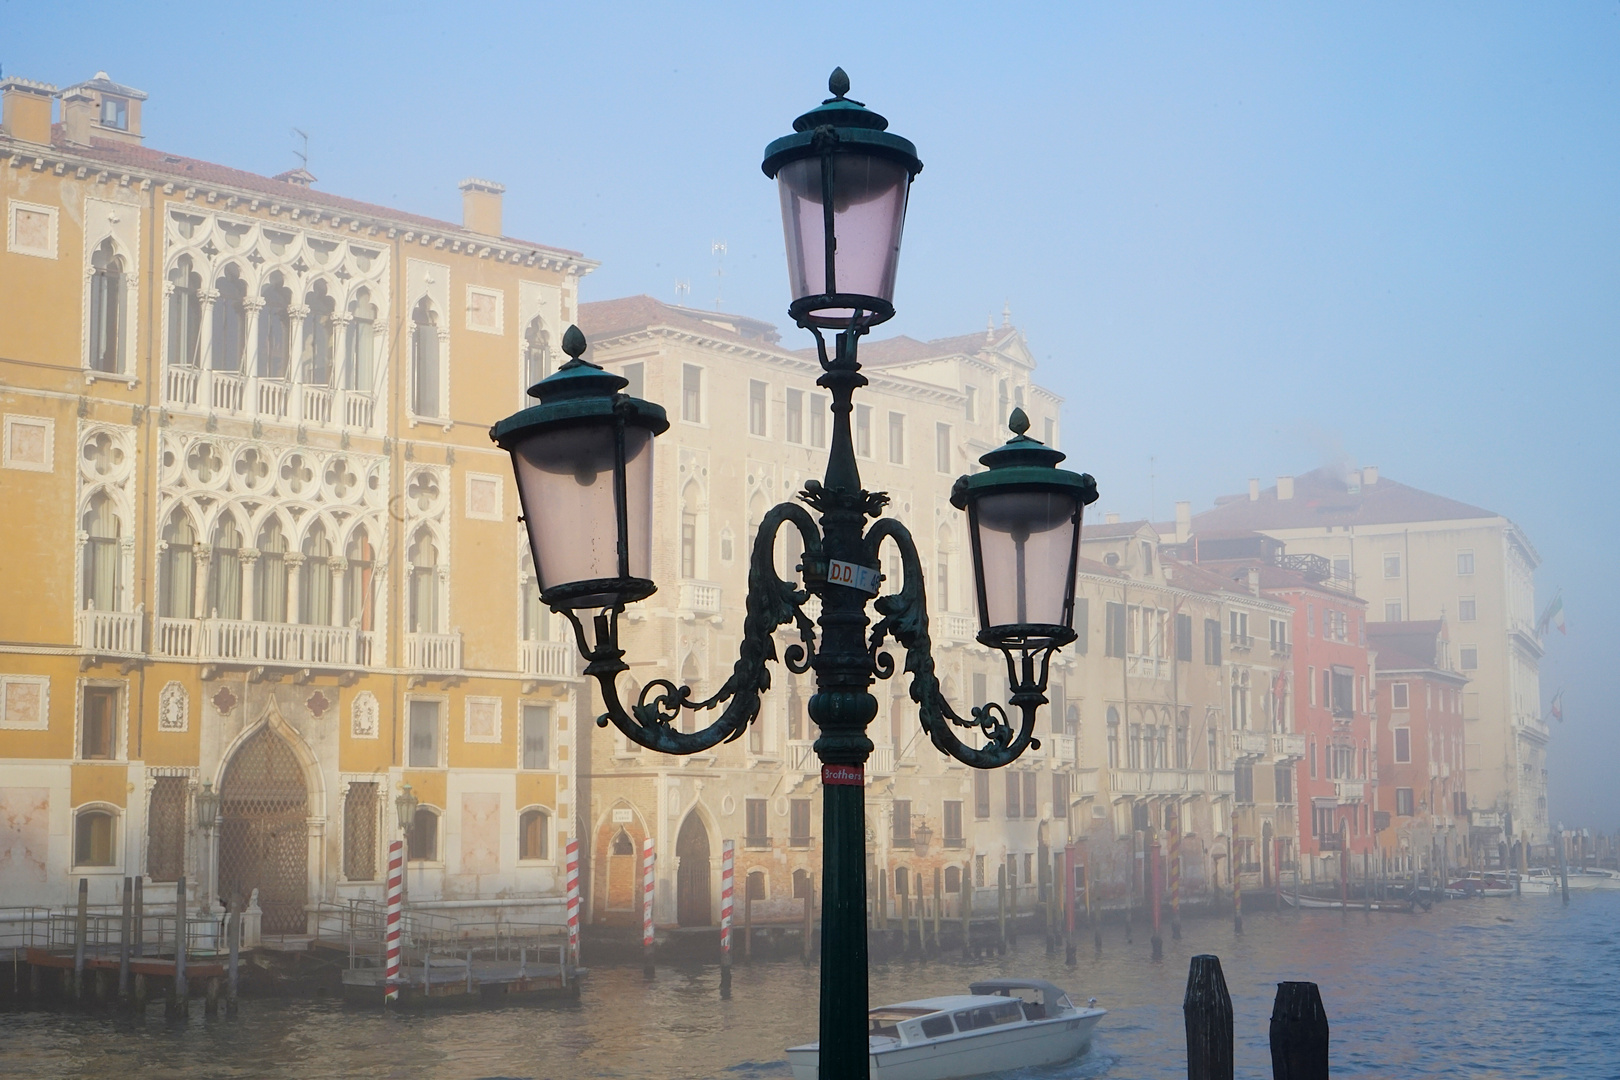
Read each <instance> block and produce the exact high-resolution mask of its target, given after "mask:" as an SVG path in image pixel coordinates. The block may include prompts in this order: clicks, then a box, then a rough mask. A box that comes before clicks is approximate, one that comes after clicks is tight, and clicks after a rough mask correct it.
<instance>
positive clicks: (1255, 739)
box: [1230, 731, 1271, 759]
mask: <svg viewBox="0 0 1620 1080" xmlns="http://www.w3.org/2000/svg"><path fill="white" fill-rule="evenodd" d="M1230 734H1231V740H1232V741H1231V747H1232V756H1233V757H1236V758H1246V759H1256V758H1263V757H1265V756H1266V751H1267V750H1269V749H1270V747H1271V743H1270V740H1269V739H1267V738H1266V736H1265V733H1264V732H1260V731H1234V732H1231V733H1230Z"/></svg>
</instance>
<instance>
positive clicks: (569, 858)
mask: <svg viewBox="0 0 1620 1080" xmlns="http://www.w3.org/2000/svg"><path fill="white" fill-rule="evenodd" d="M563 852H564V865H565V867H566V868H567V869H566V875H567V876H566V879H565V880H566V884H567V888H568V959H569V962H570V963H572V964H573V965H574V966H575V967H578V966H579V841H578V840H569V841H568V844H567V846H566V847H564V849H563Z"/></svg>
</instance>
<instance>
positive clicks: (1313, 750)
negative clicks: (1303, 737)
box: [1310, 739, 1316, 780]
mask: <svg viewBox="0 0 1620 1080" xmlns="http://www.w3.org/2000/svg"><path fill="white" fill-rule="evenodd" d="M1310 758H1311V779H1312V780H1315V779H1316V741H1315V740H1314V739H1313V740H1312V741H1311V753H1310Z"/></svg>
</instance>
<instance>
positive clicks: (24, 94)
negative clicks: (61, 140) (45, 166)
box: [0, 78, 56, 146]
mask: <svg viewBox="0 0 1620 1080" xmlns="http://www.w3.org/2000/svg"><path fill="white" fill-rule="evenodd" d="M55 97H56V87H54V86H52V85H51V84H50V83H42V82H35V81H34V80H32V79H17V78H8V79H0V98H3V99H4V102H5V105H4V113H3V117H0V127H3V128H4V129H5V132H6V134H7V135H9V136H11V137H12V138H13V139H21V140H23V141H24V142H31V143H41V144H44V145H46V146H49V145H50V142H51V101H52V100H53V99H54V98H55Z"/></svg>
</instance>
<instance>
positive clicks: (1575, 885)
mask: <svg viewBox="0 0 1620 1080" xmlns="http://www.w3.org/2000/svg"><path fill="white" fill-rule="evenodd" d="M1524 880H1525V885H1526V887H1527V888H1528V886H1529V885H1530V884H1531V883H1532V882H1534V883H1535V884H1536V885H1537V886H1538V887H1545V888H1546V891H1547V892H1550V893H1556V892H1561V891H1563V879H1562V878H1561V877H1560V876H1559V873H1558V871H1557V870H1556V869H1552V870H1548V869H1535V870H1531V871H1530V873H1529V875H1528V876H1527V877H1526V878H1525V879H1524ZM1587 889H1620V874H1616V873H1615V872H1614V871H1613V870H1606V869H1603V868H1602V867H1597V866H1589V867H1587V868H1586V869H1585V870H1582V869H1581V868H1580V867H1575V866H1572V867H1570V868H1569V891H1570V892H1577V891H1585V890H1587Z"/></svg>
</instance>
